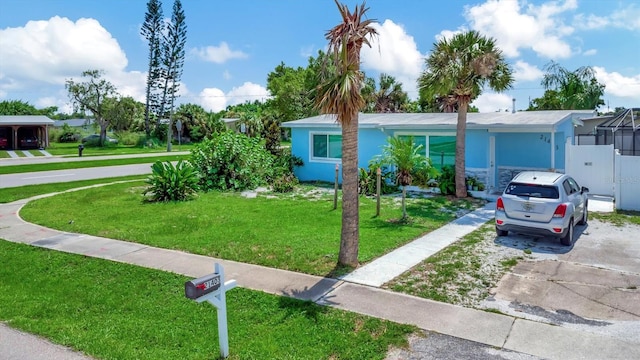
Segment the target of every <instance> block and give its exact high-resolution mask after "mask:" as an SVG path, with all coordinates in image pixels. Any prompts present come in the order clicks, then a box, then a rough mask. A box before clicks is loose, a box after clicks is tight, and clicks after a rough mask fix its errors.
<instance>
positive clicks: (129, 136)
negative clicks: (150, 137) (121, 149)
mask: <svg viewBox="0 0 640 360" xmlns="http://www.w3.org/2000/svg"><path fill="white" fill-rule="evenodd" d="M140 139H142V141H144V139H146V136H145V134H144V133H140V132H131V131H120V132H118V143H119V144H122V145H129V146H134V145H138V144H139V143H140Z"/></svg>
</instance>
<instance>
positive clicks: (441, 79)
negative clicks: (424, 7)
mask: <svg viewBox="0 0 640 360" xmlns="http://www.w3.org/2000/svg"><path fill="white" fill-rule="evenodd" d="M425 63H426V69H425V70H424V71H423V72H422V74H421V75H420V77H419V78H418V86H419V88H420V89H421V90H422V91H424V92H426V93H427V94H428V95H429V96H430V97H432V98H437V97H443V96H452V97H453V100H455V102H456V105H457V109H458V121H457V126H456V165H455V168H456V196H457V197H466V196H467V188H466V186H465V155H464V152H465V134H466V128H467V112H468V109H469V103H471V101H473V100H474V99H475V98H477V97H478V96H479V95H480V94H481V93H482V89H483V87H484V86H485V85H488V86H489V88H491V89H492V90H494V91H497V92H501V91H504V90H507V89H509V88H511V85H512V84H513V75H512V70H511V68H510V67H509V65H508V64H507V63H506V62H505V60H504V57H503V56H502V51H501V50H500V49H499V48H498V47H497V46H496V45H495V40H494V39H493V38H487V37H484V36H483V35H481V34H480V33H478V32H477V31H473V30H472V31H467V32H464V33H459V34H456V35H454V36H453V37H452V38H451V39H450V40H448V39H442V40H440V41H439V42H437V43H436V44H434V47H433V50H432V51H431V54H430V55H429V57H428V58H427V59H426V60H425Z"/></svg>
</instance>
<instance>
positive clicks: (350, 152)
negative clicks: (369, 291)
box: [338, 114, 360, 267]
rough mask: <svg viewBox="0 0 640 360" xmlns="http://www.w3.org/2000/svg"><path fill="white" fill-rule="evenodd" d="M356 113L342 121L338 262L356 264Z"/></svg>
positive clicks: (349, 264) (348, 264)
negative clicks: (340, 221)
mask: <svg viewBox="0 0 640 360" xmlns="http://www.w3.org/2000/svg"><path fill="white" fill-rule="evenodd" d="M358 206H359V198H358V115H357V114H356V116H355V119H351V121H348V122H343V123H342V231H341V233H340V253H339V255H338V263H339V264H341V265H346V266H350V267H357V266H358V245H359V244H358V243H359V237H360V235H359V231H358V230H359V229H358V223H359V213H358V210H359V209H358Z"/></svg>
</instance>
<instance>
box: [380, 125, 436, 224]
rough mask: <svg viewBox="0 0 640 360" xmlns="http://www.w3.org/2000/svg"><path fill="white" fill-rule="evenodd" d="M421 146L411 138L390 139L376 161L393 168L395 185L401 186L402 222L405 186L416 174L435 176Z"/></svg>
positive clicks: (404, 211) (404, 213)
mask: <svg viewBox="0 0 640 360" xmlns="http://www.w3.org/2000/svg"><path fill="white" fill-rule="evenodd" d="M422 148H423V145H421V144H416V143H414V141H413V137H408V138H400V137H390V138H388V139H387V144H386V145H385V146H384V147H383V148H382V155H381V156H380V158H379V159H376V160H375V161H378V162H379V163H380V164H382V165H388V166H392V167H394V168H395V180H396V184H398V185H400V186H402V220H407V219H408V216H407V207H406V197H407V186H410V185H411V183H412V182H413V178H414V176H415V175H416V174H417V173H427V174H429V175H430V176H431V177H435V176H437V171H436V169H435V168H433V166H431V161H430V159H428V158H427V157H425V156H424V155H423V154H421V150H422Z"/></svg>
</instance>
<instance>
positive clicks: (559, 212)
mask: <svg viewBox="0 0 640 360" xmlns="http://www.w3.org/2000/svg"><path fill="white" fill-rule="evenodd" d="M566 213H567V205H566V204H560V205H558V207H557V208H556V211H555V212H554V213H553V217H554V218H563V217H564V215H565V214H566Z"/></svg>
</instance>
